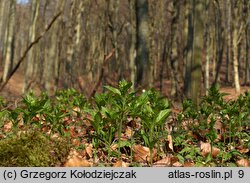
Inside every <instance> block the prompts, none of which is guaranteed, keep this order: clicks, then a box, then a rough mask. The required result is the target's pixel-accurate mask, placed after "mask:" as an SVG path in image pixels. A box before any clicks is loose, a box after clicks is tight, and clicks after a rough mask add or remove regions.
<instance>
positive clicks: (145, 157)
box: [0, 73, 250, 167]
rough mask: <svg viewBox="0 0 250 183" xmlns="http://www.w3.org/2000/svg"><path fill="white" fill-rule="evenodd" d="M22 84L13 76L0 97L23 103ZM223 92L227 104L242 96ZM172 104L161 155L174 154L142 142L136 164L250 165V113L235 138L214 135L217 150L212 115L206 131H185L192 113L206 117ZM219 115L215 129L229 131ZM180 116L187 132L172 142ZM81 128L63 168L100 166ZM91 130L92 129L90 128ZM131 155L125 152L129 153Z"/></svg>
mask: <svg viewBox="0 0 250 183" xmlns="http://www.w3.org/2000/svg"><path fill="white" fill-rule="evenodd" d="M0 75H1V73H0ZM23 81H24V77H23V75H21V74H19V73H16V74H15V75H14V76H13V77H12V79H10V81H9V83H8V84H7V85H6V87H5V89H4V90H3V91H2V92H1V93H0V96H2V97H3V98H4V99H5V100H7V102H8V103H12V102H15V101H18V102H20V100H21V98H22V86H23ZM168 83H169V82H168V81H166V84H165V89H164V91H166V93H169V92H168V89H169V88H170V86H169V84H168ZM111 91H113V90H111ZM245 91H248V92H249V91H250V87H249V86H242V87H241V93H242V94H243V93H244V92H245ZM34 92H35V94H36V95H39V94H41V91H39V89H35V91H34ZM115 92H116V91H115ZM220 92H223V93H227V94H228V95H226V96H225V97H223V99H224V100H226V101H228V100H235V101H236V100H237V99H238V96H239V94H236V92H235V89H234V88H233V87H229V86H223V87H221V88H220ZM248 99H250V97H249V98H247V97H246V98H244V101H247V100H248ZM66 100H67V99H66ZM216 100H217V99H216ZM217 102H218V101H217ZM172 104H174V105H173V106H172V113H171V117H170V118H169V119H170V120H169V121H170V122H169V121H168V122H167V126H168V125H169V126H168V127H167V131H168V136H167V140H165V141H164V143H166V144H167V145H166V147H167V149H166V150H161V151H162V152H163V151H164V152H165V151H166V152H171V153H167V154H165V155H161V158H159V157H157V154H156V153H155V150H156V149H155V148H154V149H153V151H152V152H151V153H150V149H149V148H147V147H146V146H142V145H140V144H141V143H139V144H137V145H133V148H132V145H131V149H129V151H132V149H133V151H134V153H135V154H134V156H133V159H134V160H135V161H137V162H135V163H139V164H140V166H152V165H153V164H151V165H149V164H150V161H149V156H151V155H152V158H153V159H154V165H153V166H158V165H159V166H161V164H162V165H163V166H177V167H178V166H196V165H197V162H200V164H199V165H198V166H200V165H202V166H203V165H204V166H220V165H218V164H217V163H219V164H220V163H222V164H221V166H235V165H236V166H250V159H249V149H250V148H249V140H250V139H249V122H248V118H249V116H250V113H249V116H248V117H247V119H246V118H244V116H243V117H242V119H243V118H244V120H245V121H247V122H244V125H243V126H241V127H240V128H237V127H236V128H237V130H235V134H236V136H235V137H232V136H231V134H229V137H228V136H227V137H225V136H223V135H222V134H223V131H220V132H218V131H217V132H215V133H217V135H216V136H217V138H216V139H214V140H215V141H216V143H217V144H216V145H217V147H219V148H217V147H213V146H212V145H211V144H210V143H208V141H209V140H208V137H210V136H211V138H212V134H211V133H210V132H209V130H208V129H207V128H210V127H209V123H210V122H209V121H212V117H211V116H210V115H209V116H206V118H205V119H206V121H207V122H206V123H208V124H202V125H203V127H204V128H205V130H204V129H194V131H193V129H192V130H190V129H189V127H188V128H186V125H187V123H190V120H191V121H192V122H191V123H192V125H194V126H193V127H195V125H196V122H195V120H194V118H193V119H191V118H190V115H191V116H192V115H193V113H195V114H198V119H200V120H202V119H203V118H204V116H201V113H200V112H201V111H199V112H198V113H196V111H192V109H191V110H189V111H185V112H184V111H182V104H181V103H180V102H173V103H172ZM108 105H109V104H108ZM206 105H207V107H208V108H209V104H206ZM223 105H224V104H223ZM230 105H235V106H238V105H242V104H240V101H238V103H237V102H236V103H231V104H228V105H227V106H226V110H232V109H231V108H230ZM243 106H244V107H242V109H239V110H242V114H243V113H247V114H248V112H249V111H247V110H249V109H248V108H247V107H246V106H245V105H244V104H243ZM71 107H72V106H71ZM220 107H221V106H220ZM73 108H74V106H73ZM191 108H192V107H191ZM246 108H247V109H246ZM202 110H204V109H202ZM210 110H214V109H213V106H212V107H211V106H210ZM2 111H3V110H1V111H0V112H2ZM162 111H163V112H162ZM162 111H161V112H162V113H164V112H166V111H164V110H162ZM232 111H233V110H232ZM73 112H74V110H73ZM217 112H218V111H216V110H214V111H213V112H212V113H213V115H214V117H215V118H216V121H215V129H216V130H225V129H228V128H229V127H228V126H224V127H221V125H223V123H222V122H221V121H220V120H221V119H220V116H218V115H220V114H219V113H217ZM178 113H182V114H183V116H184V117H183V122H182V121H181V124H182V125H183V127H184V129H185V131H186V132H184V134H182V132H181V131H180V132H178V133H180V134H178V135H177V136H175V137H177V138H175V139H174V140H173V138H174V135H171V132H172V130H173V129H172V128H173V126H172V125H173V124H172V121H171V120H172V119H173V120H176V117H177V116H178ZM212 113H211V114H212ZM216 113H217V114H216ZM236 113H237V110H236ZM240 113H241V112H240V111H238V113H237V114H236V116H239V114H240ZM81 115H85V113H82V114H81ZM185 115H186V116H185ZM199 115H200V116H199ZM159 116H160V115H159ZM159 116H158V117H159ZM229 116H230V117H227V116H226V118H228V120H231V119H233V118H234V117H235V114H232V116H231V115H230V114H229ZM0 117H1V116H0ZM158 117H157V118H158ZM160 117H162V116H160ZM35 118H38V119H39V121H40V120H41V119H42V118H43V116H37V115H36V116H35ZM74 118H75V119H74ZM87 118H89V119H90V120H91V119H92V120H93V119H95V118H94V116H88V117H87ZM174 118H175V119H174ZM229 118H230V119H229ZM32 119H33V118H32ZM72 119H74V120H77V119H78V117H76V116H73V118H72ZM72 119H70V118H67V117H66V123H67V124H68V123H72ZM89 119H88V120H87V122H86V121H85V120H83V121H85V122H86V124H85V125H87V126H89V125H90V121H89ZM133 120H134V119H133ZM67 121H69V122H67ZM236 122H237V123H238V121H236ZM247 123H248V124H247ZM9 124H12V123H7V124H6V123H5V124H4V125H3V126H2V128H3V131H4V133H5V132H8V131H9V130H10V128H12V127H9V126H12V125H9ZM230 124H231V122H230ZM232 124H233V123H232ZM136 125H137V124H136ZM202 125H201V126H202ZM240 125H241V122H240ZM90 126H91V125H90ZM218 126H219V127H218ZM236 126H237V125H236ZM78 127H79V126H74V128H71V127H70V129H69V130H70V133H71V135H72V134H73V137H74V138H72V139H71V140H72V144H74V145H76V146H77V148H78V150H76V149H77V148H76V149H75V150H71V151H70V157H71V158H69V159H68V161H67V162H66V163H65V164H64V165H63V166H99V165H98V164H93V158H94V157H93V156H94V155H93V153H94V151H95V150H94V149H93V146H92V143H90V139H87V140H86V139H85V140H83V141H84V143H85V144H84V148H85V150H84V151H82V149H81V148H82V147H81V145H79V144H80V142H79V140H78V139H75V137H76V134H75V133H76V131H75V130H76V129H78V130H79V128H78ZM131 127H132V126H129V125H128V126H127V128H126V129H125V132H124V133H122V134H121V135H127V136H129V137H131V134H133V133H137V132H133V130H132V131H131ZM169 127H170V128H171V130H170V128H169ZM193 127H192V128H193ZM6 128H7V131H6ZM88 128H90V127H88ZM92 128H93V127H91V128H90V129H91V130H90V133H93V129H92ZM105 128H106V127H105ZM132 128H133V127H132ZM230 128H231V127H230ZM211 129H214V128H213V127H212V128H211ZM71 130H73V131H71ZM212 131H213V130H212ZM86 133H87V132H86V131H84V132H81V134H84V135H86ZM88 133H89V132H88ZM230 133H231V132H230ZM239 134H240V136H238V135H239ZM77 135H79V134H77ZM141 135H143V134H141ZM2 136H3V134H1V135H0V138H1V137H2ZM77 137H78V136H77ZM115 138H116V139H117V134H116V137H115ZM241 138H242V141H240V140H239V139H241ZM178 139H179V140H178ZM210 140H211V139H210ZM232 140H233V141H234V140H235V143H234V148H233V149H231V148H232V146H227V145H226V144H224V143H225V142H227V143H229V142H231V141H232ZM180 141H181V144H179V143H180ZM237 143H239V144H238V145H237ZM247 143H248V144H247ZM125 146H126V145H125ZM0 148H1V147H0ZM109 148H111V149H113V148H114V149H115V150H117V144H116V146H114V147H109ZM104 149H105V148H104ZM124 149H125V151H127V150H128V149H127V148H124ZM197 149H198V150H197ZM222 149H224V151H225V153H226V154H225V153H223V152H222V151H221V150H222ZM96 151H97V156H100V157H98V158H99V159H102V158H104V157H105V156H107V154H105V153H104V152H107V150H106V151H103V150H102V149H100V148H99V149H97V150H96ZM129 151H128V152H129ZM108 152H109V153H110V150H108ZM128 152H126V154H127V153H128ZM190 152H191V153H193V154H192V155H190V154H188V153H190ZM210 152H211V157H210V156H209V155H208V154H209V153H210ZM241 153H242V154H241ZM163 154H164V153H163ZM218 154H219V155H218ZM227 154H228V155H227ZM123 155H124V154H122V156H123ZM83 156H84V157H88V158H89V159H88V160H86V158H85V159H84V158H82V157H83ZM108 156H111V155H110V154H108ZM115 156H117V155H115ZM197 156H199V157H198V158H197ZM221 156H222V157H221ZM192 157H193V158H194V157H196V159H195V158H194V159H192ZM98 158H97V159H98ZM211 158H212V159H213V158H215V159H216V158H217V160H211ZM221 158H222V159H221ZM223 158H225V159H223ZM153 159H152V160H153ZM152 160H151V161H152ZM227 161H229V162H227ZM231 161H234V162H233V163H234V164H230V162H231ZM108 162H109V163H111V165H109V166H130V165H131V161H130V159H129V158H126V157H124V158H123V159H122V160H121V159H119V158H114V159H112V158H110V159H109V160H108ZM128 162H130V165H128V164H129V163H128ZM143 162H144V163H143ZM145 162H147V163H146V164H145ZM180 162H181V163H180ZM151 163H152V162H151ZM213 163H215V164H213ZM223 163H224V164H223ZM131 166H138V164H133V165H131Z"/></svg>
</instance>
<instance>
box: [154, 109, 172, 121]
mask: <svg viewBox="0 0 250 183" xmlns="http://www.w3.org/2000/svg"><path fill="white" fill-rule="evenodd" d="M170 111H171V110H170V109H164V110H161V111H160V112H159V114H158V116H157V118H156V123H159V122H161V121H163V120H164V119H166V118H167V117H168V115H169V113H170Z"/></svg>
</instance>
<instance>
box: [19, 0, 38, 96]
mask: <svg viewBox="0 0 250 183" xmlns="http://www.w3.org/2000/svg"><path fill="white" fill-rule="evenodd" d="M39 7H40V0H33V1H32V10H31V11H32V20H31V24H30V28H29V43H31V42H33V41H34V40H35V38H36V27H37V19H38V15H39ZM34 53H35V48H31V50H30V51H29V53H28V56H27V64H26V72H25V81H24V87H23V92H26V91H27V90H28V88H29V85H30V82H32V79H33V78H32V77H33V74H34V61H35V59H34Z"/></svg>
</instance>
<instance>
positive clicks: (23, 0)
mask: <svg viewBox="0 0 250 183" xmlns="http://www.w3.org/2000/svg"><path fill="white" fill-rule="evenodd" d="M27 2H29V0H17V3H27Z"/></svg>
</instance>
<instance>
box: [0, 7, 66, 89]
mask: <svg viewBox="0 0 250 183" xmlns="http://www.w3.org/2000/svg"><path fill="white" fill-rule="evenodd" d="M61 14H62V11H60V12H59V13H57V14H56V15H55V16H54V18H53V19H52V20H51V22H50V23H49V24H48V25H47V27H46V28H45V30H44V31H43V32H42V33H41V34H40V35H39V36H38V37H37V38H36V39H35V40H34V41H33V42H31V43H30V44H29V46H28V47H27V48H26V50H25V51H24V53H23V55H22V57H21V58H20V59H19V60H18V62H17V64H16V66H15V67H14V69H13V70H12V71H11V73H10V75H9V76H8V78H7V80H6V81H5V82H4V83H2V84H1V87H0V91H2V90H3V89H4V87H5V86H6V84H7V83H8V82H9V80H10V79H11V77H12V76H13V75H14V73H15V72H16V71H17V69H18V68H19V67H20V65H21V63H22V62H23V61H24V59H25V57H26V56H27V54H28V52H29V51H30V49H31V48H32V47H33V46H34V45H35V44H37V43H38V42H39V40H40V39H41V38H42V37H43V36H44V35H45V34H46V33H47V32H48V31H49V30H50V28H51V27H52V25H53V24H54V22H55V21H56V20H57V18H58V17H59V16H60V15H61Z"/></svg>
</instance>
